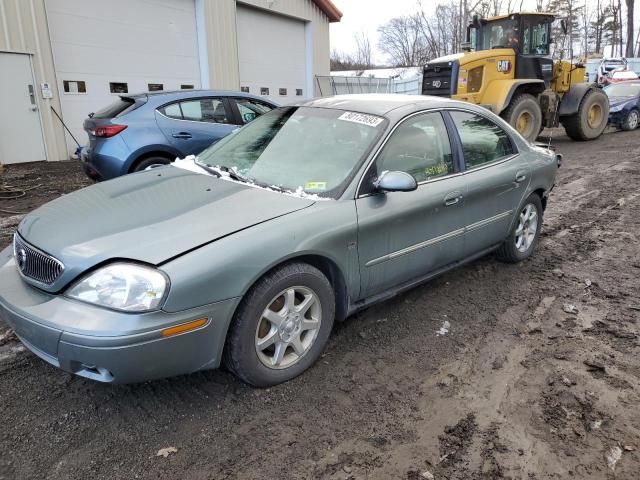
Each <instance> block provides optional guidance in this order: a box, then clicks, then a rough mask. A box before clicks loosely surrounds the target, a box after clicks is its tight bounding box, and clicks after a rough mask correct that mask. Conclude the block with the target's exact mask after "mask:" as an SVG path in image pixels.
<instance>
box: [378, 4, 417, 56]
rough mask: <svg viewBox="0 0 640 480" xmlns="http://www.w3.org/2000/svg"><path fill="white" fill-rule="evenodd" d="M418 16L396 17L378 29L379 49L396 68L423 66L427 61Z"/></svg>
mask: <svg viewBox="0 0 640 480" xmlns="http://www.w3.org/2000/svg"><path fill="white" fill-rule="evenodd" d="M418 20H419V19H418V18H417V15H407V16H402V17H395V18H392V19H391V20H389V21H388V22H387V23H385V24H384V25H381V26H380V27H378V34H379V40H378V48H380V50H381V51H382V52H384V53H386V54H387V55H388V56H389V58H390V59H391V63H392V65H393V66H396V67H407V66H415V65H421V64H423V63H425V62H426V61H427V58H425V48H424V44H423V41H422V38H421V32H420V28H419V21H418Z"/></svg>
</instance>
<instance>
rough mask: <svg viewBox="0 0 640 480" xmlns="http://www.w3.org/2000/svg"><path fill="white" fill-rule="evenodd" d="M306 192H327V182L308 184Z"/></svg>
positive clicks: (305, 185)
mask: <svg viewBox="0 0 640 480" xmlns="http://www.w3.org/2000/svg"><path fill="white" fill-rule="evenodd" d="M304 189H305V190H326V189H327V182H307V183H305V184H304Z"/></svg>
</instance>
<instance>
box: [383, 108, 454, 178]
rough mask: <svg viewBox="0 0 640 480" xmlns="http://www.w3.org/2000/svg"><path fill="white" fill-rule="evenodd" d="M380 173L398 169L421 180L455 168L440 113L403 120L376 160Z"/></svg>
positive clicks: (440, 175)
mask: <svg viewBox="0 0 640 480" xmlns="http://www.w3.org/2000/svg"><path fill="white" fill-rule="evenodd" d="M376 169H377V175H378V176H380V174H381V173H382V172H384V171H387V170H388V171H394V170H399V171H402V172H407V173H410V174H411V175H413V176H414V177H415V179H416V180H417V181H418V182H423V181H425V180H430V179H432V178H437V177H442V176H444V175H449V174H451V173H453V172H454V166H453V156H452V155H451V145H450V143H449V135H448V133H447V128H446V126H445V124H444V120H443V119H442V115H440V114H439V113H426V114H423V115H418V116H416V117H413V118H411V119H409V120H407V121H406V122H404V123H402V124H401V125H400V126H399V127H398V128H397V129H396V131H395V132H393V135H392V136H391V138H390V139H389V141H388V142H387V144H386V145H385V146H384V149H383V150H382V152H380V155H379V156H378V159H377V160H376Z"/></svg>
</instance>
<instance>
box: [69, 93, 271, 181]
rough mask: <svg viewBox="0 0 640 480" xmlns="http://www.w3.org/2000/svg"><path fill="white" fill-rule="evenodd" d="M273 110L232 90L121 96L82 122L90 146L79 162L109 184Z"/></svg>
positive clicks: (202, 145)
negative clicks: (110, 180) (115, 178)
mask: <svg viewBox="0 0 640 480" xmlns="http://www.w3.org/2000/svg"><path fill="white" fill-rule="evenodd" d="M276 107H277V105H276V104H274V103H272V102H270V101H267V100H265V99H263V98H260V97H256V96H254V95H249V94H246V93H240V92H231V91H212V90H188V91H184V90H183V91H175V92H153V93H141V94H137V95H121V96H120V97H118V99H117V100H116V101H115V102H114V103H112V104H111V105H109V106H108V107H106V108H104V109H103V110H100V111H98V112H95V113H92V114H90V115H89V118H87V119H86V120H85V121H84V129H85V131H86V132H87V134H88V136H89V143H88V144H87V145H86V146H85V147H84V148H83V149H82V150H81V154H80V159H81V160H82V166H83V168H84V171H85V173H86V174H87V175H88V176H89V177H90V178H92V179H94V180H108V179H110V178H114V177H118V176H120V175H124V174H126V173H130V172H136V171H139V170H144V169H145V168H148V167H150V166H153V165H164V164H167V163H170V162H171V161H173V160H175V159H176V158H177V157H185V156H187V155H192V154H198V153H200V152H201V151H203V150H204V149H205V148H207V147H208V146H209V145H211V144H213V143H215V142H217V141H218V140H220V139H221V138H223V137H225V136H226V135H228V134H229V133H231V132H232V131H233V130H235V129H236V128H238V127H240V126H242V125H244V124H246V123H249V122H250V121H252V120H253V119H255V118H257V117H258V116H260V115H262V114H263V113H266V112H268V111H270V110H272V109H274V108H276Z"/></svg>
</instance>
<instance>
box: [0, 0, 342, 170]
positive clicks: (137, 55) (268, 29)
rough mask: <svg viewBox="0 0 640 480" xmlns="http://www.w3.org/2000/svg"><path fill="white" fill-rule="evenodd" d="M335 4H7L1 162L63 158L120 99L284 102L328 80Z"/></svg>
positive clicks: (0, 58)
mask: <svg viewBox="0 0 640 480" xmlns="http://www.w3.org/2000/svg"><path fill="white" fill-rule="evenodd" d="M341 16H342V14H341V13H340V11H339V10H338V9H337V8H336V7H335V5H334V4H333V3H332V2H331V0H109V1H107V2H105V1H99V0H0V162H2V163H17V162H29V161H37V160H61V159H67V158H69V157H70V154H72V153H73V152H74V151H75V148H76V145H75V142H74V141H73V140H72V138H71V136H70V135H69V134H68V133H66V132H65V131H64V129H63V126H62V123H61V122H60V120H59V119H58V118H57V117H56V113H58V114H59V115H60V116H61V117H62V119H63V120H64V122H65V123H66V124H67V126H68V127H69V129H70V130H71V132H72V133H73V135H74V136H75V137H76V138H77V139H78V140H79V141H80V143H84V142H85V141H86V134H85V133H84V131H83V130H82V122H83V120H84V119H85V118H86V116H87V114H88V113H89V112H92V111H95V110H97V109H99V108H101V107H104V106H106V105H107V104H109V103H111V102H112V101H113V100H114V97H115V96H117V95H119V94H122V93H138V92H144V91H149V90H151V91H153V90H176V89H178V90H179V89H191V88H196V89H197V88H210V89H227V90H243V91H248V92H250V93H253V94H257V95H264V96H265V97H268V98H270V99H272V100H275V101H276V102H278V103H287V102H291V101H294V100H297V99H300V98H301V97H302V98H307V97H312V96H314V95H315V93H316V92H315V90H314V89H315V82H314V79H315V76H316V75H329V23H330V22H337V21H339V20H340V17H341Z"/></svg>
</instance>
